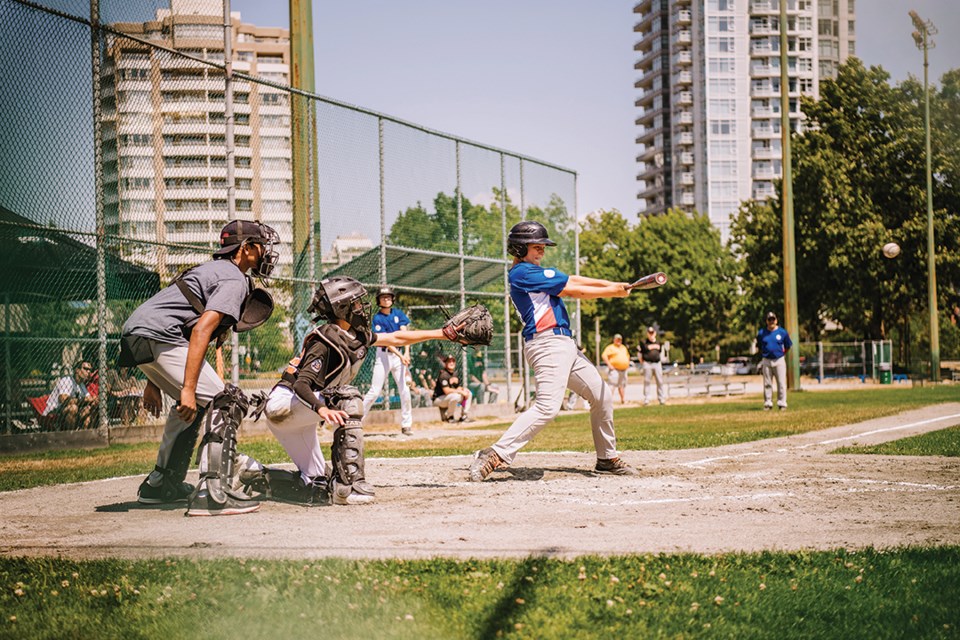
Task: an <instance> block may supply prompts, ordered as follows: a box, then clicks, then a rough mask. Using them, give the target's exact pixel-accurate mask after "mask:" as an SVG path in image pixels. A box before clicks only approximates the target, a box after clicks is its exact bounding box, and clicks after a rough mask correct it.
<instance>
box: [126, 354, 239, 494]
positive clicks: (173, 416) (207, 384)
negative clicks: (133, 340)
mask: <svg viewBox="0 0 960 640" xmlns="http://www.w3.org/2000/svg"><path fill="white" fill-rule="evenodd" d="M150 346H151V347H152V349H153V362H148V363H146V364H141V365H138V366H139V367H140V370H141V371H143V374H144V375H145V376H147V379H148V380H149V381H150V382H152V383H153V384H155V385H157V386H158V387H159V388H160V390H161V391H163V393H165V394H166V395H168V396H170V397H171V398H173V400H174V401H176V402H178V401H179V400H180V392H181V391H182V390H183V374H184V369H185V368H186V366H187V346H186V345H177V344H166V343H163V342H157V341H155V340H151V341H150ZM223 387H224V384H223V380H221V379H220V376H218V375H217V372H216V371H215V370H214V369H213V367H211V366H210V364H209V363H207V362H206V361H204V363H203V365H202V366H201V367H200V377H199V378H198V379H197V393H196V397H197V407H198V408H199V407H206V406H207V405H208V404H210V401H211V400H213V396H215V395H217V394H218V393H220V392H221V391H223ZM176 402H175V403H174V405H173V406H172V407H170V411H169V413H167V422H166V424H165V425H164V427H163V436H162V437H161V438H160V450H159V452H158V453H157V466H158V467H162V468H164V469H165V468H166V467H167V463H168V462H169V461H170V453H171V451H172V449H173V443H174V442H175V441H176V439H177V436H178V435H180V432H181V431H184V430H185V429H187V428H188V427H189V426H190V423H187V422H184V421H183V420H181V419H180V415H179V414H178V413H177V406H176ZM162 478H163V475H162V474H161V473H160V472H159V471H151V472H150V482H151V483H152V484H154V485H155V486H159V484H160V481H161V480H162Z"/></svg>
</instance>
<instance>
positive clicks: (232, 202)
mask: <svg viewBox="0 0 960 640" xmlns="http://www.w3.org/2000/svg"><path fill="white" fill-rule="evenodd" d="M223 63H224V64H223V122H224V131H223V136H224V142H223V144H224V148H223V155H224V160H225V162H226V165H227V220H235V219H236V217H237V190H236V178H235V173H236V171H235V168H234V164H235V160H234V156H235V155H236V145H235V143H234V134H233V125H234V116H233V22H232V21H231V18H230V0H223ZM230 334H231V335H230V381H231V382H232V383H233V384H235V385H239V384H240V336H238V335H237V332H236V331H231V332H230Z"/></svg>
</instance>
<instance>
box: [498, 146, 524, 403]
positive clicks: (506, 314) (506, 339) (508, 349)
mask: <svg viewBox="0 0 960 640" xmlns="http://www.w3.org/2000/svg"><path fill="white" fill-rule="evenodd" d="M520 162H521V163H522V162H523V161H522V160H521V161H520ZM500 241H501V242H500V244H501V251H502V254H501V255H502V256H503V260H504V263H503V347H504V351H505V353H504V362H503V365H504V369H506V371H507V402H510V398H512V397H513V383H512V381H513V358H512V355H513V354H512V351H513V345H512V344H511V343H510V278H509V275H508V273H509V271H510V267H509V265H508V264H507V260H508V259H509V254H508V253H507V175H506V168H505V166H504V157H503V153H502V152H501V153H500Z"/></svg>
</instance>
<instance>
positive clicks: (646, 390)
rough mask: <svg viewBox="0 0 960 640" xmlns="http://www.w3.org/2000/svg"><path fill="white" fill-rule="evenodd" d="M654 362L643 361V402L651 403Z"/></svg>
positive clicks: (645, 403)
mask: <svg viewBox="0 0 960 640" xmlns="http://www.w3.org/2000/svg"><path fill="white" fill-rule="evenodd" d="M653 364H654V363H653V362H647V361H644V362H643V404H644V406H646V405H648V404H650V378H651V377H652V376H653Z"/></svg>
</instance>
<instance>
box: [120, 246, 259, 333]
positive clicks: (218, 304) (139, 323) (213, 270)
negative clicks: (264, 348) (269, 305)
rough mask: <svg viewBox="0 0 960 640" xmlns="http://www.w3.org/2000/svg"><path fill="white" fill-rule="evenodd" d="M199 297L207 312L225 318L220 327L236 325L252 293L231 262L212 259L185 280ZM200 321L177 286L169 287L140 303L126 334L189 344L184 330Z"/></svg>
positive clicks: (124, 326)
mask: <svg viewBox="0 0 960 640" xmlns="http://www.w3.org/2000/svg"><path fill="white" fill-rule="evenodd" d="M183 281H184V283H185V284H186V285H187V287H189V289H190V290H191V291H192V292H193V293H195V294H196V295H197V297H198V298H200V301H201V302H202V303H203V305H204V310H205V311H219V312H220V313H222V314H223V315H224V319H223V322H221V325H223V324H228V325H233V324H236V322H237V319H239V317H240V306H241V305H242V304H243V301H244V300H245V299H246V297H247V294H248V293H249V292H250V291H249V286H248V284H247V277H246V276H245V275H244V274H243V272H241V271H240V268H239V267H238V266H237V265H236V263H234V262H233V261H232V260H227V259H224V260H213V261H212V262H207V263H204V264H201V265H199V266H197V267H195V268H193V269H191V270H190V272H189V273H187V274H186V275H185V276H184V278H183ZM196 318H197V312H196V311H195V310H194V309H193V307H192V306H190V302H189V301H188V300H187V299H186V298H185V297H184V296H183V294H182V293H181V292H180V289H179V288H177V286H176V285H170V286H168V287H167V288H165V289H163V290H162V291H160V292H158V293H157V294H156V295H154V296H153V297H152V298H150V299H149V300H147V301H146V302H144V303H143V304H141V305H140V306H139V307H137V309H136V310H135V311H134V312H133V313H132V314H131V315H130V317H129V318H127V321H126V323H124V325H123V335H131V334H132V335H135V336H141V337H144V338H150V339H151V340H156V341H157V342H164V343H167V344H182V345H186V344H189V342H188V340H187V339H186V338H185V337H184V335H183V327H184V325H185V324H187V323H188V322H190V321H192V320H195V319H196Z"/></svg>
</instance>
